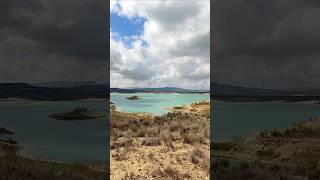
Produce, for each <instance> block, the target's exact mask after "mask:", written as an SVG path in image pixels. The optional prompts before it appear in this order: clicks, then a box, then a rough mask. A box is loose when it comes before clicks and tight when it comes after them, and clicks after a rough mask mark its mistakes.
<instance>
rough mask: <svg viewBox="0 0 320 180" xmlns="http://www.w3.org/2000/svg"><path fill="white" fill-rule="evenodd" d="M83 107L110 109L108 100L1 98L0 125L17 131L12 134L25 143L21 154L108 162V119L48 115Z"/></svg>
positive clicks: (54, 158) (45, 157)
mask: <svg viewBox="0 0 320 180" xmlns="http://www.w3.org/2000/svg"><path fill="white" fill-rule="evenodd" d="M79 107H85V108H87V109H89V110H91V111H98V112H106V102H86V101H50V102H48V101H41V102H40V101H30V102H17V101H0V114H1V119H0V126H2V127H6V128H8V129H9V130H11V131H15V132H16V133H15V134H14V135H13V136H11V137H12V138H13V139H15V140H17V141H18V143H19V144H21V145H23V146H24V149H23V150H22V151H21V154H23V155H25V156H28V157H32V158H36V159H44V160H58V161H69V162H101V161H106V160H107V159H106V157H107V156H106V154H107V151H106V150H107V147H106V142H107V134H106V133H107V131H106V129H107V128H106V127H107V120H106V118H104V119H96V120H82V121H61V120H55V119H50V118H48V115H49V114H51V113H54V112H66V111H70V110H72V109H74V108H79ZM17 112H18V113H17Z"/></svg>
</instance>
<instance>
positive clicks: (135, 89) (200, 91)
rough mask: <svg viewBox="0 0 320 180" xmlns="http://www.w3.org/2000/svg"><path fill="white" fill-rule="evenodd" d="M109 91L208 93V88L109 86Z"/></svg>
mask: <svg viewBox="0 0 320 180" xmlns="http://www.w3.org/2000/svg"><path fill="white" fill-rule="evenodd" d="M110 92H117V93H139V92H140V93H209V92H210V91H209V90H192V89H183V88H177V87H160V88H110Z"/></svg>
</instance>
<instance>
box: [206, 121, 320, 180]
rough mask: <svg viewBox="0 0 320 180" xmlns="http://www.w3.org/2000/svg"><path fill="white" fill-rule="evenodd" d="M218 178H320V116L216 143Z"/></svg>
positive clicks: (214, 162)
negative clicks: (287, 126)
mask: <svg viewBox="0 0 320 180" xmlns="http://www.w3.org/2000/svg"><path fill="white" fill-rule="evenodd" d="M212 155H213V161H212V165H211V167H212V174H213V177H212V178H214V179H221V180H223V179H235V180H237V179H261V180H269V179H270V180H272V179H290V180H291V179H309V180H313V179H314V180H318V179H320V118H312V119H310V120H309V121H305V122H303V123H298V124H294V125H293V126H292V127H289V128H286V129H275V130H270V131H263V132H260V133H259V134H257V135H256V136H254V137H248V138H239V139H234V140H232V141H229V142H220V143H212Z"/></svg>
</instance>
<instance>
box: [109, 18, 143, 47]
mask: <svg viewBox="0 0 320 180" xmlns="http://www.w3.org/2000/svg"><path fill="white" fill-rule="evenodd" d="M145 21H146V19H145V18H142V17H133V18H128V17H126V16H121V15H118V14H117V13H113V12H112V13H111V14H110V28H111V31H112V32H113V33H116V34H117V35H119V36H120V37H119V36H114V37H112V38H113V39H114V40H116V41H119V40H122V41H123V42H124V43H125V44H126V45H127V46H128V47H130V44H131V40H128V39H125V38H124V37H132V36H140V35H141V34H142V33H143V30H144V29H143V28H144V23H145Z"/></svg>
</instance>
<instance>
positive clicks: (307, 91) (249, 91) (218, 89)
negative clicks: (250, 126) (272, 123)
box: [210, 82, 320, 96]
mask: <svg viewBox="0 0 320 180" xmlns="http://www.w3.org/2000/svg"><path fill="white" fill-rule="evenodd" d="M210 88H211V93H212V94H213V95H241V96H320V89H316V88H296V89H286V90H275V89H262V88H248V87H241V86H234V85H228V84H221V83H217V82H213V83H211V84H210Z"/></svg>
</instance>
